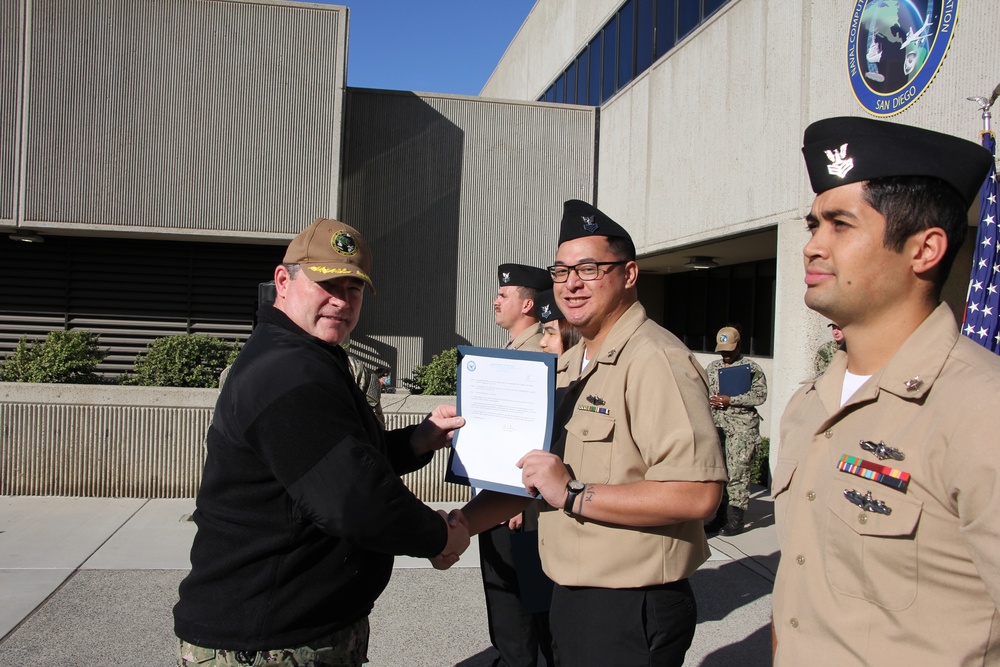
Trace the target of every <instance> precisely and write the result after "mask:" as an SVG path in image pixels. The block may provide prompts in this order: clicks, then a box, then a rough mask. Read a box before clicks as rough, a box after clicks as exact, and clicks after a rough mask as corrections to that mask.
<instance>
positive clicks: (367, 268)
mask: <svg viewBox="0 0 1000 667" xmlns="http://www.w3.org/2000/svg"><path fill="white" fill-rule="evenodd" d="M283 261H284V263H285V264H298V265H299V266H301V267H302V272H303V273H304V274H305V275H306V276H307V277H308V278H309V279H310V280H312V281H314V282H317V283H321V282H324V281H326V280H333V279H334V278H360V279H361V280H364V281H365V282H366V283H368V286H369V287H371V290H372V294H374V293H375V284H374V283H373V282H372V279H371V270H372V253H371V250H370V249H369V248H368V242H367V241H365V239H364V237H363V236H361V234H360V233H359V232H358V230H356V229H354V228H353V227H351V226H350V225H346V224H344V223H343V222H340V221H338V220H331V219H328V218H318V219H317V220H315V221H314V222H313V223H312V224H311V225H309V226H308V227H306V228H305V229H303V230H302V231H301V232H299V234H298V236H296V237H295V238H294V239H292V242H291V243H289V244H288V250H286V251H285V259H284V260H283Z"/></svg>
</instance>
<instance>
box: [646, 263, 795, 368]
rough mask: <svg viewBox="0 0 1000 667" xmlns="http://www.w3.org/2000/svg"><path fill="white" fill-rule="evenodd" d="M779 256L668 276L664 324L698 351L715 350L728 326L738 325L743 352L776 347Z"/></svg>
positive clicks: (757, 352)
mask: <svg viewBox="0 0 1000 667" xmlns="http://www.w3.org/2000/svg"><path fill="white" fill-rule="evenodd" d="M775 266H776V265H775V260H773V259H769V260H762V261H759V262H749V263H746V264H735V265H733V266H723V267H719V268H717V269H708V270H706V271H690V272H687V273H679V274H676V275H670V276H666V279H665V288H666V289H665V291H664V294H665V296H664V298H665V303H664V311H663V312H664V313H665V316H664V326H666V328H667V329H669V330H670V331H672V332H673V333H674V334H675V335H676V336H677V337H678V338H680V339H681V340H683V341H684V344H685V345H687V346H688V347H689V348H690V349H692V350H694V351H696V352H714V351H715V334H716V332H717V331H718V330H719V329H721V328H722V327H724V326H728V325H732V326H735V327H737V328H738V329H740V331H741V333H742V336H743V352H745V353H746V354H753V355H763V356H771V355H773V353H774V350H773V347H774V336H773V330H774V294H775V284H776V280H775V276H776V270H775Z"/></svg>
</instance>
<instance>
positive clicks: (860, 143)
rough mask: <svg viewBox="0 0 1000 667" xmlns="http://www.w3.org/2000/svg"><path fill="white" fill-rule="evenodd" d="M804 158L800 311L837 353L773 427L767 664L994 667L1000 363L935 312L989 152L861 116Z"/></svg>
mask: <svg viewBox="0 0 1000 667" xmlns="http://www.w3.org/2000/svg"><path fill="white" fill-rule="evenodd" d="M802 152H803V154H804V155H805V159H806V166H807V169H808V172H809V178H810V180H811V182H812V186H813V190H814V191H815V192H816V193H817V196H816V199H815V201H814V202H813V205H812V210H811V211H810V213H809V215H808V216H807V217H806V221H807V226H808V229H809V237H810V238H809V240H808V242H807V243H806V245H805V247H804V248H803V255H804V262H805V283H806V295H805V301H806V305H808V306H809V307H810V308H811V309H813V310H815V311H816V312H818V313H820V314H822V315H823V316H825V317H828V318H830V319H832V320H833V321H835V322H837V324H838V325H840V327H841V329H842V331H843V333H844V338H845V340H846V342H847V347H846V352H847V353H846V354H838V355H837V356H836V357H834V359H833V360H832V362H831V363H830V365H829V367H828V368H827V370H826V372H825V373H824V374H822V375H820V376H819V377H818V378H816V379H813V380H810V381H808V382H806V383H804V385H803V386H802V387H801V388H800V389H799V391H798V392H797V393H796V394H795V396H793V397H792V400H791V401H790V402H789V404H788V408H787V409H786V411H785V414H784V416H783V418H782V423H781V448H780V451H779V452H778V457H777V466H776V469H775V474H774V487H773V490H772V493H773V495H774V502H775V518H776V525H777V531H778V538H779V542H780V545H781V564H780V566H779V568H778V573H777V578H776V580H775V586H774V594H773V597H772V603H773V610H774V629H775V642H776V644H775V664H776V665H778V666H779V667H788V666H793V667H798V666H799V665H812V666H818V667H822V666H823V665H831V666H833V665H835V666H836V667H842V666H843V665H907V667H919V666H921V665H927V666H928V667H931V666H933V667H941V666H943V665H948V666H949V667H961V666H969V667H971V666H972V665H976V666H980V667H982V666H984V665H1000V612H998V604H1000V484H998V480H1000V443H998V438H997V427H996V420H995V419H994V418H993V413H992V410H993V409H995V405H994V404H995V403H996V399H997V397H998V396H1000V358H998V357H997V356H995V355H993V354H991V353H989V352H988V351H986V350H984V349H983V348H982V347H980V346H978V345H977V344H975V343H974V342H972V341H970V340H969V339H968V338H965V337H964V336H961V335H959V331H958V328H957V327H956V325H955V318H954V317H953V316H952V313H951V310H950V309H949V308H948V306H947V305H946V304H943V303H941V302H940V291H941V285H942V284H943V283H944V281H945V279H946V278H947V276H948V272H949V270H950V268H951V264H952V262H953V260H954V257H955V255H956V253H957V251H958V248H959V247H960V246H961V244H962V241H963V239H964V238H965V235H966V233H967V231H968V222H967V218H966V214H967V211H968V209H969V206H970V204H971V202H972V201H973V199H974V198H975V196H976V192H977V190H978V189H979V187H980V185H981V184H982V182H983V179H984V177H985V176H986V173H987V170H988V169H989V167H990V164H991V163H992V156H991V155H990V154H989V152H988V151H986V150H984V149H983V148H981V147H980V146H978V145H976V144H974V143H972V142H969V141H965V140H962V139H957V138H955V137H952V136H948V135H944V134H938V133H936V132H930V131H928V130H923V129H918V128H914V127H907V126H903V125H896V124H894V123H888V122H884V121H877V120H873V119H867V118H830V119H827V120H822V121H819V122H816V123H813V124H812V125H810V126H809V127H808V128H807V129H806V131H805V141H804V146H803V149H802Z"/></svg>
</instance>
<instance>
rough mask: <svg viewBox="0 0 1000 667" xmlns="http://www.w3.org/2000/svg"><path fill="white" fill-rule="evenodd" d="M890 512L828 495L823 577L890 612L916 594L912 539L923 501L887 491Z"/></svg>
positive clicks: (840, 589) (883, 496) (910, 601)
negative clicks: (862, 507) (870, 510)
mask: <svg viewBox="0 0 1000 667" xmlns="http://www.w3.org/2000/svg"><path fill="white" fill-rule="evenodd" d="M878 497H879V498H880V499H881V500H884V501H885V502H886V505H888V506H889V507H890V508H891V509H892V513H891V514H889V515H885V514H881V513H878V512H866V511H864V510H863V509H861V508H860V507H858V506H857V505H855V504H854V503H852V502H850V501H848V500H847V499H846V498H845V497H844V496H843V494H842V493H841V494H835V496H834V497H832V498H830V499H828V501H827V507H828V508H829V510H830V511H829V513H828V516H827V535H826V551H827V553H826V558H825V561H826V576H827V578H828V579H829V582H830V586H832V587H833V588H834V589H835V590H836V591H838V592H840V593H843V594H844V595H850V596H852V597H857V598H861V599H864V600H868V601H869V602H872V603H874V604H877V605H878V606H880V607H883V608H885V609H889V610H892V611H900V610H903V609H906V608H907V607H909V606H910V605H911V604H913V601H914V600H915V599H916V596H917V538H916V528H917V523H918V522H919V521H920V514H921V511H922V509H923V503H921V502H920V501H919V500H914V499H913V498H910V497H908V496H904V495H901V494H897V493H893V492H892V491H891V490H888V491H886V492H884V493H879V494H878Z"/></svg>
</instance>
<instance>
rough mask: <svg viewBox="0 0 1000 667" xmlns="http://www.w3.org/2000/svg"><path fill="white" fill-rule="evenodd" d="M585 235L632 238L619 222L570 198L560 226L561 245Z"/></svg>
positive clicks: (565, 204) (592, 207) (593, 207)
mask: <svg viewBox="0 0 1000 667" xmlns="http://www.w3.org/2000/svg"><path fill="white" fill-rule="evenodd" d="M584 236H607V237H609V238H616V237H617V238H623V239H628V240H629V241H631V240H632V237H631V236H629V234H628V232H626V231H625V229H624V228H623V227H622V226H621V225H619V224H618V223H617V222H615V221H614V220H612V219H611V218H609V217H608V216H607V215H605V214H604V213H602V212H601V210H600V209H599V208H597V207H596V206H592V205H591V204H588V203H587V202H585V201H580V200H579V199H570V200H569V201H567V202H565V203H564V204H563V217H562V224H561V225H560V227H559V245H562V244H563V243H565V242H566V241H571V240H573V239H578V238H581V237H584Z"/></svg>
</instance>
